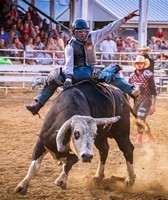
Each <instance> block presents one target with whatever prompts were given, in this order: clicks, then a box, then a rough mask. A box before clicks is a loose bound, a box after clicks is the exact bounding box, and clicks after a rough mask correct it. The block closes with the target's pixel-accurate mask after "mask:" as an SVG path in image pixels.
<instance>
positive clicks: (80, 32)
mask: <svg viewBox="0 0 168 200" xmlns="http://www.w3.org/2000/svg"><path fill="white" fill-rule="evenodd" d="M89 29H90V28H89V25H88V23H87V21H86V20H84V19H77V20H75V21H74V22H73V24H72V31H73V34H74V37H75V38H76V39H77V40H79V41H86V40H87V37H88V34H89Z"/></svg>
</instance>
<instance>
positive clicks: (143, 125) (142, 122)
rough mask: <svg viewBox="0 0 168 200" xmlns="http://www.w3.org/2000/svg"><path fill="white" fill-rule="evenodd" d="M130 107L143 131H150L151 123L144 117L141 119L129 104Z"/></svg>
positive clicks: (137, 124)
mask: <svg viewBox="0 0 168 200" xmlns="http://www.w3.org/2000/svg"><path fill="white" fill-rule="evenodd" d="M129 107H130V112H131V114H132V115H133V116H134V117H135V125H136V126H137V127H138V128H139V129H140V130H142V131H145V133H148V132H149V131H150V130H149V125H148V124H147V123H146V122H145V121H143V120H142V119H140V118H139V117H138V116H137V114H136V113H135V112H134V110H133V109H132V107H131V106H130V104H129Z"/></svg>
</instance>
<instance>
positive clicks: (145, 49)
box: [138, 45, 151, 52]
mask: <svg viewBox="0 0 168 200" xmlns="http://www.w3.org/2000/svg"><path fill="white" fill-rule="evenodd" d="M138 51H148V52H149V51H151V49H150V47H148V46H146V45H143V46H142V47H140V48H139V49H138Z"/></svg>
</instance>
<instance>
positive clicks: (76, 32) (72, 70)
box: [26, 10, 140, 115]
mask: <svg viewBox="0 0 168 200" xmlns="http://www.w3.org/2000/svg"><path fill="white" fill-rule="evenodd" d="M137 11H138V10H136V11H134V12H131V13H129V14H128V15H127V16H125V17H124V18H121V19H119V20H116V21H114V22H112V23H109V24H108V25H107V26H105V27H103V28H102V29H99V30H94V31H90V27H89V24H88V23H87V21H86V20H85V19H82V18H79V19H76V20H75V21H74V22H73V24H72V31H73V36H72V38H71V39H70V40H69V42H68V44H67V46H66V48H65V68H63V71H60V73H59V75H58V72H57V71H55V72H54V71H52V72H51V73H49V75H48V77H47V80H46V85H45V86H44V87H43V89H42V91H41V92H40V94H39V95H38V96H37V97H36V98H35V103H33V104H28V105H26V108H27V109H28V110H29V111H30V112H31V113H32V114H33V115H35V114H38V111H39V110H40V108H41V107H42V106H44V104H45V103H46V102H47V101H48V99H49V98H50V97H51V96H52V95H53V94H54V92H55V90H56V89H57V88H58V87H59V86H60V85H62V84H63V87H64V89H67V88H69V87H72V84H73V83H75V82H78V81H81V80H86V79H89V80H90V79H91V80H93V74H94V73H93V68H94V65H95V64H96V54H95V47H96V45H97V44H98V43H100V41H103V39H105V38H106V37H107V35H109V34H110V33H113V32H114V31H115V30H117V29H118V28H119V27H120V26H121V25H122V24H124V23H126V21H127V20H129V19H131V18H133V17H135V16H139V15H138V14H136V12H137ZM118 70H120V69H118V67H117V66H110V68H108V69H106V68H105V71H104V69H103V70H102V71H101V72H102V73H100V77H98V79H101V80H102V79H103V80H104V81H105V82H106V83H109V84H113V85H115V86H117V87H118V88H120V89H121V90H122V91H123V92H125V93H127V94H129V95H130V96H131V97H133V98H136V97H137V96H138V95H139V93H140V91H139V90H138V89H136V88H135V87H134V86H132V85H131V84H129V83H128V82H126V80H125V79H124V78H122V77H120V76H119V74H117V71H118ZM54 73H55V74H54Z"/></svg>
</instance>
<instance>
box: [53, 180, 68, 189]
mask: <svg viewBox="0 0 168 200" xmlns="http://www.w3.org/2000/svg"><path fill="white" fill-rule="evenodd" d="M55 184H56V186H58V187H60V188H62V189H64V190H65V189H66V188H67V182H66V181H65V180H63V179H62V178H59V177H58V178H57V179H56V180H55Z"/></svg>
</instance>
